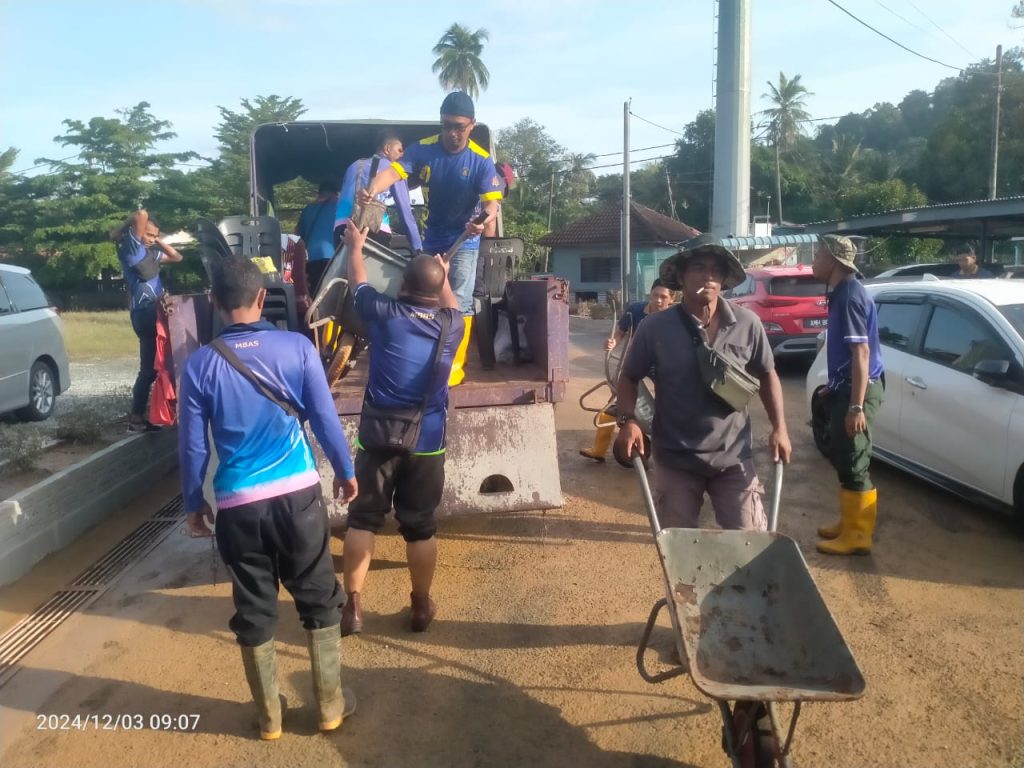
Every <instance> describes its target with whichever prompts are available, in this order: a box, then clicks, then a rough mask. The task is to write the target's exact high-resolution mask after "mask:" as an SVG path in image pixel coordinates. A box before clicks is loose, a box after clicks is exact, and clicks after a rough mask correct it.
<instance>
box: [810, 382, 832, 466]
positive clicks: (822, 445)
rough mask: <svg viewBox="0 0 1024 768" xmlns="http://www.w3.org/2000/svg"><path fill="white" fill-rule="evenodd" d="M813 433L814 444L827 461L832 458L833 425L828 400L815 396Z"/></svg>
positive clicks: (812, 411)
mask: <svg viewBox="0 0 1024 768" xmlns="http://www.w3.org/2000/svg"><path fill="white" fill-rule="evenodd" d="M811 433H812V434H813V435H814V444H815V445H816V446H817V447H818V450H819V451H821V455H822V456H824V457H825V458H826V459H829V458H831V457H832V424H831V414H830V413H829V408H828V402H827V399H826V398H824V397H822V396H821V395H818V394H815V395H814V397H813V398H811Z"/></svg>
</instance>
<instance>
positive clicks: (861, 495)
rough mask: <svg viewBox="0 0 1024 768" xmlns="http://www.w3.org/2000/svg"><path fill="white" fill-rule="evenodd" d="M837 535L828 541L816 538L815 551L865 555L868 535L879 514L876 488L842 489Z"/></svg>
mask: <svg viewBox="0 0 1024 768" xmlns="http://www.w3.org/2000/svg"><path fill="white" fill-rule="evenodd" d="M840 513H841V515H842V523H841V530H840V532H839V535H838V536H837V537H836V538H834V539H832V540H831V541H819V542H818V551H819V552H822V553H824V554H826V555H867V554H870V553H871V535H872V534H873V533H874V531H875V520H876V518H877V517H878V491H877V490H875V489H874V488H872V489H871V490H870V491H863V492H858V491H844V492H843V495H842V496H841V509H840Z"/></svg>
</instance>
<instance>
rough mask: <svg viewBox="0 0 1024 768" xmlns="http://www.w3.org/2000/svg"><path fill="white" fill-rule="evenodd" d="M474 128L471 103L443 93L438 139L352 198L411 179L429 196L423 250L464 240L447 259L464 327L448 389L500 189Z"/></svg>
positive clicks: (458, 362)
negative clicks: (481, 215) (477, 215)
mask: <svg viewBox="0 0 1024 768" xmlns="http://www.w3.org/2000/svg"><path fill="white" fill-rule="evenodd" d="M475 125H476V112H475V109H474V106H473V100H472V99H471V98H469V96H468V95H466V94H465V93H463V92H462V91H455V92H453V93H449V94H448V95H447V96H446V97H445V100H444V101H443V102H442V103H441V133H439V134H438V135H436V136H430V137H429V138H426V139H423V140H421V141H419V142H417V143H416V144H412V145H410V146H409V147H408V148H407V149H406V151H405V156H404V157H403V158H402V159H401V160H399V161H397V162H395V163H392V164H391V166H390V167H388V168H386V169H384V170H383V171H381V172H380V173H378V174H377V176H376V177H374V179H373V181H371V182H370V186H369V187H368V188H366V189H365V190H363V191H362V193H361V194H360V196H359V197H358V199H359V201H360V202H362V203H366V202H369V201H370V200H371V199H372V198H373V197H374V196H376V195H377V194H379V193H380V192H382V191H383V190H385V189H387V188H388V187H390V186H391V185H392V184H394V183H395V182H396V181H398V180H399V179H405V178H408V177H409V176H415V177H417V178H418V179H419V180H420V182H421V183H422V185H423V186H424V187H426V188H427V190H428V192H429V195H430V197H429V199H428V206H427V207H428V209H429V214H428V216H427V226H426V232H425V233H424V237H423V248H424V250H426V251H427V253H445V252H446V251H447V250H448V249H449V248H451V246H452V245H454V243H455V241H456V240H457V239H458V238H459V236H460V235H461V234H462V233H463V232H465V233H466V234H468V235H469V237H468V238H467V239H466V240H465V242H464V243H463V244H462V246H461V247H460V248H459V250H458V252H457V253H455V255H453V256H452V260H451V269H450V271H449V275H448V279H449V281H450V282H451V286H452V291H454V293H455V296H456V297H457V298H458V300H459V310H461V312H462V315H463V318H464V322H465V326H466V332H465V335H464V336H463V338H462V344H461V345H460V346H459V349H458V353H457V354H456V356H455V361H454V363H453V364H452V374H451V381H450V384H451V385H452V386H455V385H456V384H459V383H461V382H462V380H463V378H464V377H465V375H466V374H465V371H464V369H463V366H464V364H465V361H466V349H467V347H468V346H469V335H470V331H471V330H472V325H473V287H474V285H475V283H476V263H477V257H478V255H479V253H480V234H481V233H482V232H484V230H485V229H487V227H488V225H489V224H490V223H491V222H492V221H494V219H495V218H496V217H497V215H498V201H499V200H501V189H502V187H503V186H504V183H503V181H502V179H501V177H500V176H499V175H498V171H497V169H496V168H495V167H494V161H493V160H492V159H491V156H490V154H489V153H488V152H487V150H485V149H484V148H483V147H481V146H480V145H479V144H477V143H476V142H475V141H473V140H472V139H470V137H469V136H470V134H471V133H472V132H473V128H474V126H475ZM478 203H479V204H480V205H482V207H483V210H484V212H485V213H486V214H487V217H486V219H485V220H484V221H482V222H480V223H474V221H473V220H472V217H473V210H474V208H476V206H477V204H478Z"/></svg>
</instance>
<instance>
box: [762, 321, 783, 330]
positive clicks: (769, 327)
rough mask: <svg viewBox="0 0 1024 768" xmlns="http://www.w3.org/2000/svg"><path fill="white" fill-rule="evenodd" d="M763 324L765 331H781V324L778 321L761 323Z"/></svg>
mask: <svg viewBox="0 0 1024 768" xmlns="http://www.w3.org/2000/svg"><path fill="white" fill-rule="evenodd" d="M761 324H762V325H763V326H764V332H765V333H782V326H781V325H779V324H778V323H766V322H763V321H762V323H761Z"/></svg>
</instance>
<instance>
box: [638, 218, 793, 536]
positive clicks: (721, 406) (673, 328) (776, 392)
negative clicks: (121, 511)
mask: <svg viewBox="0 0 1024 768" xmlns="http://www.w3.org/2000/svg"><path fill="white" fill-rule="evenodd" d="M661 278H662V282H663V283H664V284H665V285H666V286H668V287H669V288H670V289H672V290H680V291H682V295H683V300H682V302H681V303H680V304H678V305H677V306H676V307H675V308H673V309H670V310H668V311H666V312H659V313H658V314H657V315H653V316H651V317H649V318H647V320H646V321H645V322H644V323H643V324H642V325H641V326H640V328H639V329H638V330H637V333H636V336H635V337H634V338H633V344H632V346H631V347H630V349H629V353H628V355H627V356H626V360H625V363H624V364H623V367H622V373H621V375H620V376H619V382H618V403H619V417H618V418H619V427H620V432H619V437H618V442H619V446H618V447H619V450H620V453H621V454H622V455H625V456H630V455H633V452H634V451H636V452H640V451H642V450H643V435H642V433H641V431H640V427H639V426H638V425H637V422H636V419H635V417H634V416H633V409H634V408H635V407H636V395H637V386H638V384H639V382H640V379H642V378H643V377H644V376H647V375H648V374H650V375H651V377H652V378H653V380H654V385H655V396H654V397H655V405H654V413H655V415H654V429H653V434H652V444H653V448H654V461H655V464H656V466H655V470H654V500H655V505H656V507H657V511H658V518H659V520H660V522H661V525H662V527H664V528H696V527H697V524H698V517H699V513H700V508H701V505H702V504H703V501H704V494H705V493H707V494H708V495H709V496H710V497H711V502H712V505H713V506H714V509H715V517H716V518H717V520H718V524H719V525H720V526H721V527H722V528H742V529H753V530H764V529H765V528H766V527H767V519H766V517H765V513H764V506H763V504H762V500H761V497H762V495H763V493H764V491H763V488H762V487H761V484H760V482H759V481H758V479H757V473H756V472H755V470H754V462H753V459H752V453H753V448H752V442H751V434H750V414H749V413H748V411H747V409H746V408H744V409H743V410H741V411H736V410H734V409H733V408H732V406H730V405H728V404H727V403H725V402H724V401H723V400H721V399H720V398H719V397H718V396H717V395H715V394H714V393H713V392H712V391H711V390H710V389H709V387H708V386H707V385H706V384H705V383H704V378H703V376H702V375H701V369H700V364H699V361H698V352H699V351H700V349H699V347H698V345H699V344H707V345H708V346H710V347H711V348H712V349H713V350H714V351H715V352H716V353H717V354H718V355H720V356H721V357H722V358H724V359H727V360H729V361H730V362H732V363H733V364H734V365H736V366H738V367H740V368H743V369H745V370H746V371H747V373H749V374H751V375H752V376H754V377H755V378H757V379H758V380H759V382H760V390H759V394H760V397H761V402H762V403H763V404H764V407H765V410H766V411H767V412H768V418H769V420H770V421H771V424H772V431H771V435H770V437H769V448H770V450H771V454H772V458H773V459H774V460H775V461H780V460H781V461H784V462H788V461H789V458H790V454H791V452H792V448H791V446H790V442H789V433H788V432H787V430H786V420H785V415H784V413H783V407H782V385H781V384H780V382H779V377H778V375H777V374H776V373H775V360H774V357H773V356H772V351H771V346H770V345H769V343H768V338H767V336H765V332H764V328H763V327H762V325H761V321H760V319H759V318H758V317H757V315H755V314H754V313H753V312H751V311H749V310H747V309H744V308H742V307H739V306H735V305H732V304H730V303H729V302H728V301H726V300H725V299H722V298H721V297H720V295H719V294H720V292H721V291H722V290H723V289H727V288H731V287H733V286H736V285H738V284H739V283H741V282H742V281H743V280H744V278H745V274H744V272H743V266H742V265H741V264H740V262H739V260H738V259H737V258H736V257H735V256H734V255H733V253H732V252H731V251H729V250H728V249H727V248H725V247H724V246H723V245H722V244H721V241H720V240H719V239H718V238H716V237H714V236H713V235H701V236H700V237H697V238H694V239H693V240H690V241H688V242H686V243H684V244H683V250H681V251H680V252H679V253H677V254H675V255H674V256H672V257H670V258H669V259H667V260H666V261H665V263H664V264H663V265H662V267H661Z"/></svg>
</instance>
